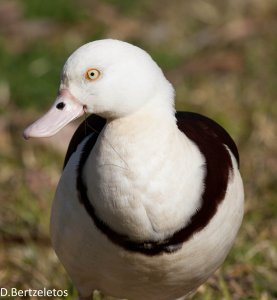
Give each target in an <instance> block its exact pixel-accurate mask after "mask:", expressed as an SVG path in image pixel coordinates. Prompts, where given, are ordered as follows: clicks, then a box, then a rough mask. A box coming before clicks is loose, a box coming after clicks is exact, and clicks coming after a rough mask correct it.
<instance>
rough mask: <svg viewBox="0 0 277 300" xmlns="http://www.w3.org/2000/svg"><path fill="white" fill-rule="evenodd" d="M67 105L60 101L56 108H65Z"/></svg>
mask: <svg viewBox="0 0 277 300" xmlns="http://www.w3.org/2000/svg"><path fill="white" fill-rule="evenodd" d="M64 107H65V103H64V102H59V103H58V104H57V105H56V108H57V109H59V110H63V109H64Z"/></svg>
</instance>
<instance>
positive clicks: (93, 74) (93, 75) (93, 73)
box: [85, 69, 100, 80]
mask: <svg viewBox="0 0 277 300" xmlns="http://www.w3.org/2000/svg"><path fill="white" fill-rule="evenodd" d="M99 76H100V71H99V70H97V69H88V70H87V72H86V74H85V77H86V79H87V80H96V79H98V78H99Z"/></svg>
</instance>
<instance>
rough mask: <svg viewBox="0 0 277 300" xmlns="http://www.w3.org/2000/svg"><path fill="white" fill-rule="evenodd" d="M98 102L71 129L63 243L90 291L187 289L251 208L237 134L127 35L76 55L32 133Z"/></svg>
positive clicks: (59, 212) (152, 296)
mask: <svg viewBox="0 0 277 300" xmlns="http://www.w3.org/2000/svg"><path fill="white" fill-rule="evenodd" d="M84 114H91V115H90V116H89V117H88V118H87V119H86V121H85V122H83V123H82V124H81V125H80V126H79V128H78V129H77V131H76V132H75V134H74V136H73V137H72V139H71V142H70V144H69V148H68V151H67V154H66V157H65V163H64V169H63V173H62V176H61V179H60V181H59V184H58V187H57V190H56V194H55V199H54V202H53V206H52V215H51V226H50V231H51V239H52V244H53V247H54V249H55V251H56V253H57V255H58V257H59V259H60V261H61V262H62V264H63V265H64V267H65V269H66V271H67V272H68V274H69V275H70V277H71V279H72V281H73V283H74V285H75V286H76V288H77V290H78V293H79V299H82V300H84V299H86V300H87V299H91V297H92V293H93V291H94V290H95V289H97V290H100V291H102V292H103V293H104V294H106V295H110V296H114V297H117V298H127V299H130V300H142V299H144V300H175V299H185V297H186V295H188V294H189V293H190V292H191V291H193V290H195V289H196V288H197V287H198V286H199V285H201V284H202V283H203V282H205V281H206V280H207V279H208V278H209V276H211V275H212V274H213V273H214V272H215V270H216V269H217V268H218V267H219V266H220V265H221V264H222V262H223V261H224V259H225V258H226V256H227V254H228V252H229V250H230V248H231V247H232V245H233V243H234V240H235V237H236V235H237V232H238V229H239V227H240V225H241V221H242V217H243V203H244V194H243V184H242V180H241V176H240V173H239V155H238V151H237V147H236V145H235V143H234V141H233V140H232V138H231V137H230V135H229V134H228V133H227V132H226V131H225V130H224V129H223V128H222V127H221V126H220V125H218V124H217V123H216V122H214V121H212V120H211V119H209V118H207V117H205V116H202V115H200V114H197V113H191V112H176V111H175V108H174V89H173V87H172V85H171V84H170V83H169V82H168V80H167V79H166V78H165V76H164V74H163V72H162V71H161V69H160V68H159V66H158V65H157V64H156V63H155V62H154V61H153V59H152V58H151V57H150V56H149V54H147V53H146V52H145V51H144V50H142V49H140V48H138V47H136V46H134V45H131V44H128V43H126V42H122V41H118V40H111V39H107V40H99V41H94V42H91V43H88V44H85V45H83V46H82V47H80V48H79V49H77V50H76V51H75V52H74V53H73V54H72V55H71V56H70V57H69V58H68V60H67V61H66V63H65V65H64V68H63V71H62V76H61V83H60V88H59V93H58V96H57V99H56V101H55V103H54V105H53V106H52V108H51V109H50V110H49V111H48V112H47V113H46V114H45V115H44V116H43V117H42V118H40V119H39V120H38V121H36V122H35V123H33V124H32V125H30V126H29V127H28V128H27V129H26V130H25V131H24V136H25V138H29V137H47V136H51V135H53V134H55V133H56V132H57V131H59V130H60V129H61V128H63V127H64V126H65V125H66V124H68V123H69V122H70V121H72V120H74V119H76V118H78V117H80V116H82V115H84Z"/></svg>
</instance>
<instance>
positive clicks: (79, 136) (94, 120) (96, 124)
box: [63, 114, 106, 168]
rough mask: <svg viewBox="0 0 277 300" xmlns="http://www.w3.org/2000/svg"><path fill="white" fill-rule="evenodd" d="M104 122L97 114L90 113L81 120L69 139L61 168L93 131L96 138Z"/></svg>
mask: <svg viewBox="0 0 277 300" xmlns="http://www.w3.org/2000/svg"><path fill="white" fill-rule="evenodd" d="M105 124H106V120H105V119H104V118H101V117H99V116H97V115H93V114H92V115H90V116H89V117H88V118H86V119H85V121H83V122H82V123H81V124H80V126H79V127H78V128H77V130H76V131H75V133H74V135H73V137H72V138H71V140H70V143H69V146H68V149H67V152H66V155H65V159H64V164H63V168H65V166H66V164H67V162H68V161H69V159H70V157H71V155H72V154H73V153H74V152H75V151H76V149H77V147H78V145H79V144H80V143H81V142H82V141H83V140H84V139H85V138H86V137H87V136H88V135H90V134H92V133H94V134H95V136H96V138H97V136H98V134H99V133H100V131H101V130H102V129H103V127H104V126H105Z"/></svg>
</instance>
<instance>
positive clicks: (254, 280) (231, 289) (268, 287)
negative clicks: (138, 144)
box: [0, 0, 277, 300]
mask: <svg viewBox="0 0 277 300" xmlns="http://www.w3.org/2000/svg"><path fill="white" fill-rule="evenodd" d="M162 3H163V4H162V7H161V2H160V1H158V0H154V1H143V0H141V1H123V0H120V1H113V0H106V1H95V2H93V3H92V2H90V1H85V0H81V1H74V0H70V1H68V0H57V1H48V2H47V3H44V4H43V5H41V3H40V4H38V1H35V0H26V1H24V2H23V1H20V0H14V1H9V0H4V1H2V2H1V3H0V20H1V21H0V22H1V23H0V24H1V32H2V36H1V37H0V145H1V147H0V164H1V171H0V185H1V189H0V199H1V210H0V239H1V244H0V282H1V286H4V287H17V288H25V289H27V288H33V289H35V288H41V287H43V286H46V287H49V288H50V287H55V288H58V289H68V290H69V293H70V296H69V297H68V299H74V297H75V296H76V291H75V290H74V288H73V286H72V283H71V281H70V279H69V278H68V276H67V275H66V273H65V271H64V269H63V268H62V266H61V264H60V262H59V261H58V260H57V258H56V256H55V254H54V252H53V250H52V248H51V246H50V242H49V233H48V226H49V217H50V207H51V201H52V198H53V194H54V190H55V187H56V185H57V181H58V179H59V176H60V171H61V167H62V160H63V155H64V150H62V151H61V150H60V148H59V147H57V145H56V143H55V142H51V140H50V141H49V142H47V143H45V142H41V141H31V142H28V143H26V142H25V141H23V140H22V139H21V132H22V129H23V128H24V127H25V126H26V125H27V124H29V123H30V122H31V121H32V120H34V119H35V118H36V117H37V116H38V115H39V114H40V113H42V112H43V111H45V110H46V109H47V107H48V106H49V105H50V104H51V102H52V101H53V99H54V98H55V95H56V91H57V89H58V82H59V76H60V75H59V74H60V70H61V67H62V65H63V63H64V60H65V59H66V57H67V56H68V55H69V54H70V53H71V52H72V51H74V50H75V49H76V48H77V47H78V46H79V45H81V44H82V43H85V42H87V41H89V40H92V39H99V38H104V37H113V38H120V39H125V40H127V41H131V42H135V43H136V44H138V45H140V46H143V47H144V48H145V49H146V50H147V51H149V52H150V53H151V55H152V56H153V57H154V59H155V60H156V61H157V62H158V63H159V64H160V65H161V67H162V68H163V69H164V71H165V73H166V76H167V77H168V78H169V79H170V81H171V82H172V83H173V84H174V86H175V87H176V105H177V108H178V109H180V110H191V111H196V112H199V113H203V114H206V115H208V116H210V117H212V118H214V119H215V120H217V121H218V122H219V123H221V124H222V125H223V126H224V127H225V128H226V129H227V130H228V131H229V132H230V133H231V135H232V136H233V138H234V139H235V141H236V142H237V144H238V147H239V150H240V154H241V172H242V176H243V178H244V183H245V194H246V208H245V218H244V222H243V225H242V227H241V230H240V232H239V235H238V238H237V240H236V243H235V245H234V247H233V249H232V251H231V252H230V254H229V256H228V258H227V260H226V261H225V263H224V265H223V266H222V267H221V268H220V270H219V271H218V272H217V273H216V274H215V275H214V276H213V277H211V278H210V279H209V281H208V282H207V283H206V284H205V285H203V286H201V287H200V288H199V289H198V290H197V292H196V293H195V294H194V295H193V296H192V298H191V299H193V300H207V299H212V300H219V299H226V300H227V299H234V300H236V299H242V300H248V299H249V300H250V299H261V300H269V299H277V287H276V278H277V254H276V253H277V242H276V240H277V238H276V237H277V231H276V228H277V220H276V214H277V202H276V199H277V197H276V195H277V193H276V190H277V187H276V171H277V164H276V142H275V140H276V117H277V104H276V103H277V102H276V97H277V85H276V76H277V51H276V50H277V40H276V28H277V22H276V13H277V6H276V2H275V1H274V0H266V1H252V2H243V1H241V2H235V3H236V5H235V4H234V2H233V1H231V0H229V1H228V0H224V1H219V0H217V1H183V2H182V3H181V2H180V1H177V0H172V1H170V2H162ZM53 144H54V145H53ZM64 147H65V146H64V145H63V148H64ZM101 297H102V296H101V295H100V294H97V293H96V294H95V297H94V298H95V299H101Z"/></svg>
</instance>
